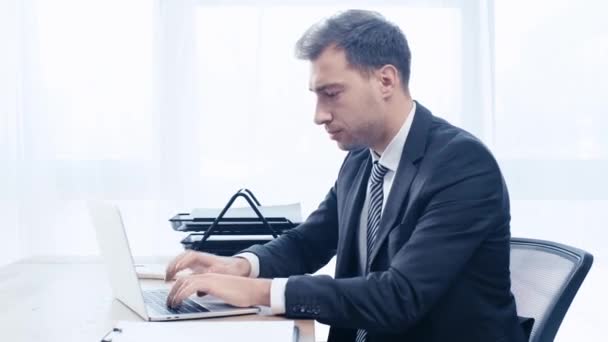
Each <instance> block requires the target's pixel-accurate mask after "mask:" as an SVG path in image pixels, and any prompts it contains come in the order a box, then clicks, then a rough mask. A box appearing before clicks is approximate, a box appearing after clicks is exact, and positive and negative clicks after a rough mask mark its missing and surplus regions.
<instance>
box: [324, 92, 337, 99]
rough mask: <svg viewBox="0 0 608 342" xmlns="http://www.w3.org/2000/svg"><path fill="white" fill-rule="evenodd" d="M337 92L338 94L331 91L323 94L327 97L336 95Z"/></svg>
mask: <svg viewBox="0 0 608 342" xmlns="http://www.w3.org/2000/svg"><path fill="white" fill-rule="evenodd" d="M338 94H340V93H339V92H332V93H325V96H327V97H329V98H333V97H336V96H338Z"/></svg>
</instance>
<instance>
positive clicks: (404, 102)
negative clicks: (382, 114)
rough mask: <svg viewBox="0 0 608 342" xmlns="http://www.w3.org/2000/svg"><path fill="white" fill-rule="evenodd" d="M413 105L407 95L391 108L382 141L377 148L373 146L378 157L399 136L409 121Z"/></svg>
mask: <svg viewBox="0 0 608 342" xmlns="http://www.w3.org/2000/svg"><path fill="white" fill-rule="evenodd" d="M413 105H414V101H413V100H412V98H411V97H410V96H409V95H407V96H403V97H401V98H399V99H398V100H396V101H395V103H393V105H392V106H390V107H389V111H388V115H387V116H386V117H387V120H386V121H385V123H384V124H385V125H384V134H383V135H382V139H380V141H379V143H378V144H376V146H372V149H373V150H374V151H375V152H376V153H377V154H378V155H382V153H384V150H386V147H387V146H388V144H390V142H391V141H392V140H393V138H394V137H395V136H396V135H397V133H398V132H399V130H400V129H401V126H403V124H404V123H405V121H406V120H407V118H408V115H409V113H410V112H411V111H412V106H413Z"/></svg>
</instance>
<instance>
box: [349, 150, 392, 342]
mask: <svg viewBox="0 0 608 342" xmlns="http://www.w3.org/2000/svg"><path fill="white" fill-rule="evenodd" d="M387 172H388V168H387V167H386V166H384V165H382V164H380V163H379V162H378V161H375V162H374V166H373V168H372V174H371V175H370V177H369V198H368V201H369V207H368V212H367V262H366V265H367V266H366V267H367V269H369V266H370V265H369V262H370V254H371V252H372V250H373V248H374V244H375V243H376V237H377V235H378V228H379V227H380V218H381V217H382V202H383V200H384V194H383V191H382V186H383V185H384V175H385V174H386V173H387ZM366 339H367V331H366V330H364V329H358V330H357V337H356V338H355V342H365V341H366Z"/></svg>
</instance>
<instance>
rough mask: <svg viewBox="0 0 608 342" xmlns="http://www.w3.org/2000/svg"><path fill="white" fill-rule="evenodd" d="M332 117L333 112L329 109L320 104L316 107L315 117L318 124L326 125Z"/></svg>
mask: <svg viewBox="0 0 608 342" xmlns="http://www.w3.org/2000/svg"><path fill="white" fill-rule="evenodd" d="M331 119H332V115H331V112H330V111H329V110H327V109H325V108H323V107H322V106H320V105H319V104H317V107H316V109H315V118H314V121H315V123H316V124H317V125H324V124H326V123H328V122H330V121H331Z"/></svg>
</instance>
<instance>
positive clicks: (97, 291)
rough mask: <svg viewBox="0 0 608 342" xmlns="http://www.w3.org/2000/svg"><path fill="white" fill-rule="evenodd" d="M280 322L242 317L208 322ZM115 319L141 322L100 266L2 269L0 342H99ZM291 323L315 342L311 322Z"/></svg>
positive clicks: (305, 340)
mask: <svg viewBox="0 0 608 342" xmlns="http://www.w3.org/2000/svg"><path fill="white" fill-rule="evenodd" d="M283 319H285V318H281V317H268V316H259V315H246V316H236V317H226V318H212V319H206V321H209V320H231V321H235V320H237V321H238V320H283ZM118 320H130V321H141V318H140V317H139V316H138V315H137V314H135V313H134V312H133V311H131V310H130V309H128V308H127V307H125V306H124V305H123V304H122V303H120V302H119V301H117V300H114V299H113V298H112V291H111V288H110V285H109V283H108V280H107V276H106V274H105V269H104V266H103V264H101V263H99V262H95V261H92V262H83V261H80V262H72V263H65V262H63V263H52V262H41V261H32V260H30V261H22V262H18V263H15V264H11V265H8V266H5V267H2V268H0V340H1V341H7V342H9V341H10V342H21V341H28V342H29V341H48V342H54V341H57V342H59V341H61V342H64V341H73V342H84V341H99V340H100V339H101V337H102V336H103V335H104V334H105V333H106V332H108V331H109V330H110V329H111V328H112V327H113V326H114V323H115V322H116V321H118ZM295 322H296V325H297V326H298V327H299V329H300V341H302V342H313V341H314V340H315V339H314V321H312V320H296V321H295ZM163 324H171V323H163Z"/></svg>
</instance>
